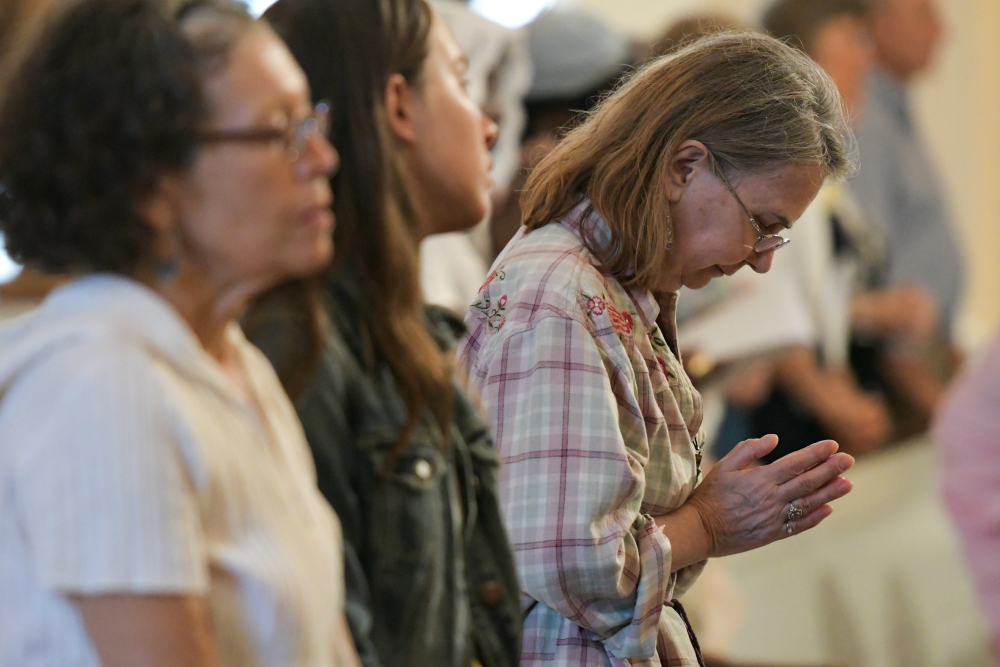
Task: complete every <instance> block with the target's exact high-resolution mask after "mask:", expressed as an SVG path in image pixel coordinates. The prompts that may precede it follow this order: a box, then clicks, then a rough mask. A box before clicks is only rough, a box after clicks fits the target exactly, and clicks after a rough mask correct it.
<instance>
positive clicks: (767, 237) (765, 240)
mask: <svg viewBox="0 0 1000 667" xmlns="http://www.w3.org/2000/svg"><path fill="white" fill-rule="evenodd" d="M709 156H710V160H711V162H712V171H714V172H715V175H716V176H718V177H719V180H720V181H722V184H723V185H725V186H726V189H727V190H729V193H730V194H731V195H733V197H734V198H735V199H736V202H737V203H738V204H739V205H740V208H742V209H743V212H744V213H746V214H747V217H748V218H750V224H751V225H753V229H754V231H755V232H757V243H755V244H754V246H753V250H754V252H756V253H757V254H759V255H762V254H764V253H766V252H771V251H772V250H777V249H778V248H784V247H785V246H786V245H788V244H789V243H791V241H792V240H791V239H786V238H785V237H783V236H778V235H777V234H768V233H767V232H765V231H764V228H763V227H761V225H760V223H759V222H758V221H757V218H756V217H754V215H753V213H751V212H750V209H748V208H747V206H746V204H744V203H743V200H742V199H740V196H739V195H738V194H736V188H734V187H733V184H732V183H730V182H729V179H728V178H726V174H725V173H724V172H723V171H722V166H721V165H720V164H719V161H718V159H717V158H716V157H715V156H714V155H712V153H711V152H710V153H709Z"/></svg>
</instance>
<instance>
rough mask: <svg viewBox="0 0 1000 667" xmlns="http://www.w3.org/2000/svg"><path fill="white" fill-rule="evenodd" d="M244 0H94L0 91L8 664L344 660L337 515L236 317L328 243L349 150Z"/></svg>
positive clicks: (0, 543)
mask: <svg viewBox="0 0 1000 667" xmlns="http://www.w3.org/2000/svg"><path fill="white" fill-rule="evenodd" d="M327 113H328V110H327V108H326V107H325V106H317V107H314V106H313V105H312V104H311V102H310V99H309V88H308V84H307V82H306V79H305V77H304V76H303V74H302V71H301V70H300V69H299V67H298V66H297V65H296V63H295V60H294V58H293V57H292V56H291V54H290V53H289V52H288V49H287V48H286V47H285V46H284V44H283V43H282V42H281V40H280V39H278V37H277V36H276V35H275V34H274V32H273V31H271V30H270V29H269V28H267V27H266V26H265V25H263V24H257V23H255V22H254V21H253V19H252V17H250V16H249V15H248V14H247V13H246V11H245V9H244V7H243V6H242V5H241V4H238V3H236V2H233V1H231V0H193V1H191V2H185V3H176V2H164V1H162V0H80V1H79V2H74V3H71V4H68V9H67V10H66V11H65V12H62V13H60V14H58V15H57V16H56V17H55V18H54V19H53V20H52V21H51V22H50V23H49V24H48V25H47V26H46V27H45V28H44V30H43V31H42V32H41V33H40V36H39V37H38V41H37V42H36V43H35V44H34V46H32V47H31V48H30V49H29V51H28V52H27V55H26V56H25V59H24V60H23V62H21V63H20V65H19V66H18V68H17V70H16V71H15V72H14V74H13V76H12V79H11V81H10V85H9V87H8V89H7V92H6V96H5V97H4V99H3V102H2V104H0V183H2V184H3V189H4V190H5V191H6V194H5V198H4V201H3V202H2V206H0V231H2V232H3V234H4V236H5V238H6V242H7V248H8V250H9V251H10V253H11V255H12V256H13V257H14V258H15V259H16V260H17V261H19V262H22V263H24V264H26V265H28V266H37V267H39V268H41V269H43V270H47V271H52V272H58V273H65V274H69V275H71V276H73V280H72V281H71V282H70V283H69V284H67V285H65V286H63V287H61V288H59V289H57V290H56V291H55V292H53V293H52V294H51V295H50V296H49V297H48V298H47V299H46V300H45V301H44V302H43V304H42V305H41V307H40V308H39V309H38V310H36V311H35V312H33V313H31V314H29V315H27V316H25V317H23V318H20V319H18V320H15V321H13V322H11V323H9V324H8V325H6V326H5V327H4V328H3V329H0V443H3V446H2V447H0V599H2V600H3V604H0V665H40V664H45V665H73V666H78V667H97V665H104V667H118V666H121V667H125V666H131V665H155V666H164V667H166V666H175V667H181V666H184V667H219V666H221V665H229V666H232V667H244V666H248V665H261V666H263V665H269V666H272V667H290V666H301V667H307V666H308V667H327V666H328V667H340V666H349V665H354V664H356V663H357V656H356V655H355V652H354V649H353V646H352V643H351V639H350V636H349V634H348V632H347V627H346V623H345V622H344V613H343V604H344V602H343V589H344V587H343V569H342V558H343V555H342V551H341V545H340V541H341V537H340V525H339V523H338V521H337V518H336V516H335V515H334V513H333V512H332V511H331V509H330V507H329V505H328V504H327V503H326V501H325V500H324V499H323V497H322V496H321V495H320V494H319V492H318V491H317V490H316V488H315V469H314V467H313V464H312V460H311V459H310V457H309V450H308V448H307V446H306V443H305V440H304V438H303V435H302V431H301V426H300V425H299V423H298V421H297V420H296V418H295V413H294V410H293V408H292V406H291V405H290V403H289V402H288V399H287V398H286V397H285V395H284V392H283V391H282V388H281V385H280V384H279V382H278V380H277V378H276V377H275V376H274V372H273V370H272V369H271V367H270V366H269V364H268V363H267V361H266V359H264V358H263V356H261V355H260V353H259V352H258V351H256V350H255V349H254V348H253V347H252V346H251V345H250V344H249V343H247V341H246V339H245V338H244V337H243V335H242V334H241V332H240V329H239V327H238V325H237V324H236V322H235V318H236V317H237V316H238V315H239V314H240V313H241V311H242V309H243V307H244V305H245V304H246V302H247V300H248V299H249V298H250V297H252V296H253V295H254V294H256V293H258V292H260V291H262V290H265V289H267V288H269V287H271V286H272V285H274V284H276V283H278V282H280V281H283V280H286V279H287V278H288V277H290V276H303V275H308V274H312V273H315V272H317V271H319V270H321V269H323V268H324V267H325V266H326V264H327V263H328V261H329V259H330V255H331V244H330V230H331V226H332V224H333V216H332V212H331V210H330V203H331V193H330V189H329V183H328V177H329V175H330V174H331V173H333V172H334V171H335V170H336V166H337V154H336V152H335V151H334V150H333V148H332V147H331V146H330V144H329V143H328V142H327V140H326V138H325V136H324V132H325V124H326V115H327Z"/></svg>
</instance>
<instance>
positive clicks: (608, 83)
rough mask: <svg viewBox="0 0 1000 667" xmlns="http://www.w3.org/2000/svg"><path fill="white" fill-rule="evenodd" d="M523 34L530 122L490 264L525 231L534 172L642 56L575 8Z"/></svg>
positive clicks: (493, 228)
mask: <svg viewBox="0 0 1000 667" xmlns="http://www.w3.org/2000/svg"><path fill="white" fill-rule="evenodd" d="M524 31H525V33H526V35H527V37H526V39H527V43H528V53H529V54H530V57H531V67H532V72H533V75H532V80H531V88H530V89H529V90H528V92H527V94H526V96H525V100H524V103H525V107H526V109H527V120H526V123H525V126H524V132H523V134H522V136H521V147H520V165H519V169H518V170H517V173H516V176H515V177H514V179H513V182H512V183H511V185H510V192H511V196H509V197H507V198H506V199H505V200H504V201H503V203H502V205H501V206H499V207H498V208H497V210H495V211H494V212H493V215H492V217H491V218H490V234H491V237H492V250H493V253H492V255H491V258H490V259H491V260H492V259H493V258H494V257H496V255H498V254H499V253H500V252H501V251H502V250H503V249H504V247H505V246H506V245H507V243H508V242H509V241H510V239H511V238H513V236H514V234H516V233H517V230H518V229H520V228H521V222H522V221H521V197H520V193H521V191H522V190H523V189H524V184H525V182H526V181H527V179H528V176H529V175H530V173H531V170H532V168H534V166H535V165H536V164H538V162H539V161H540V160H541V159H542V158H544V157H545V156H546V155H548V154H549V152H551V151H552V149H553V148H555V146H556V144H557V143H558V141H559V139H560V138H561V137H562V135H564V134H565V133H566V132H568V131H569V130H570V129H571V128H572V127H573V125H574V124H575V123H576V122H578V121H579V120H580V119H581V118H583V117H584V116H585V114H586V113H587V112H588V111H590V110H591V109H593V107H594V106H595V105H596V104H597V103H598V102H599V101H600V100H601V98H602V97H603V96H604V95H605V94H607V93H608V92H609V91H610V90H611V88H612V86H613V85H614V83H615V82H616V81H617V80H618V79H619V78H620V77H621V76H622V75H623V74H624V73H625V71H626V69H627V68H628V67H629V66H630V65H632V64H633V63H634V62H636V54H637V52H638V48H637V46H636V45H634V44H633V43H632V42H631V41H629V40H628V39H627V38H626V37H624V36H622V35H620V34H618V33H617V32H615V31H614V30H613V29H612V28H611V27H610V26H608V25H607V23H605V22H604V21H601V20H600V19H598V18H596V17H595V16H593V15H591V14H589V13H587V12H584V11H580V10H576V9H572V8H565V9H563V8H559V9H553V10H550V11H547V12H544V13H543V14H541V15H540V16H539V17H538V18H536V19H535V20H534V21H532V22H531V23H529V24H528V25H527V26H526V27H525V28H524Z"/></svg>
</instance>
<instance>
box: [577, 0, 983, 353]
mask: <svg viewBox="0 0 1000 667" xmlns="http://www.w3.org/2000/svg"><path fill="white" fill-rule="evenodd" d="M565 2H566V4H572V5H575V6H578V7H583V8H586V9H590V10H591V11H593V12H594V13H596V14H598V15H600V16H603V17H605V18H606V19H607V20H608V21H609V22H611V23H612V24H614V25H615V26H617V27H618V28H620V29H621V30H623V31H626V32H628V33H630V34H632V35H634V36H636V37H643V38H648V37H651V36H654V35H656V34H658V33H659V32H660V31H661V30H662V29H663V27H664V26H666V25H667V24H668V23H669V22H671V21H673V20H675V19H677V18H680V17H682V16H685V15H688V14H691V13H695V12H703V11H715V12H726V13H728V14H731V15H733V16H735V17H737V18H739V19H741V20H743V21H745V22H748V23H751V24H752V23H753V21H754V20H755V17H756V16H757V14H758V12H759V11H760V9H761V8H762V7H763V6H765V5H766V3H764V2H760V0H750V1H746V0H742V1H741V0H565ZM939 4H940V6H941V9H942V11H943V13H944V16H945V18H946V20H947V21H948V24H949V26H948V27H949V32H948V37H947V41H946V43H945V45H944V48H943V50H942V53H941V57H940V58H939V60H938V63H937V65H936V66H935V67H934V69H933V71H930V72H928V73H927V74H926V75H925V76H924V77H923V78H922V79H921V80H920V81H919V82H918V84H917V85H916V87H915V102H916V115H917V118H918V122H919V124H920V125H921V127H922V128H923V130H924V133H925V135H926V137H927V140H928V144H929V147H930V151H931V153H932V155H933V156H934V157H935V158H936V160H937V163H938V166H939V172H940V174H941V176H942V177H943V178H944V181H945V184H946V186H947V189H948V195H949V200H950V202H951V204H952V208H953V210H954V213H955V222H956V224H957V226H958V228H959V233H960V235H961V238H962V239H963V241H964V245H965V251H966V257H967V260H968V278H967V287H966V294H965V301H964V304H963V307H962V309H961V311H960V315H959V322H958V333H959V336H960V338H961V340H962V342H963V343H964V344H965V345H966V346H968V347H970V348H974V347H976V346H978V345H979V344H981V343H982V342H983V341H984V340H985V338H986V337H987V336H989V335H990V333H991V332H992V331H993V329H994V328H995V327H997V326H998V325H1000V1H998V0H939ZM862 168H863V167H862Z"/></svg>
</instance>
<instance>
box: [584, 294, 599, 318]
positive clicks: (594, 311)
mask: <svg viewBox="0 0 1000 667" xmlns="http://www.w3.org/2000/svg"><path fill="white" fill-rule="evenodd" d="M581 296H582V297H583V298H584V300H585V301H586V303H585V306H586V308H587V312H588V313H590V315H592V316H593V315H603V314H604V299H602V298H601V297H599V296H589V295H587V294H582V295H581Z"/></svg>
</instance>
